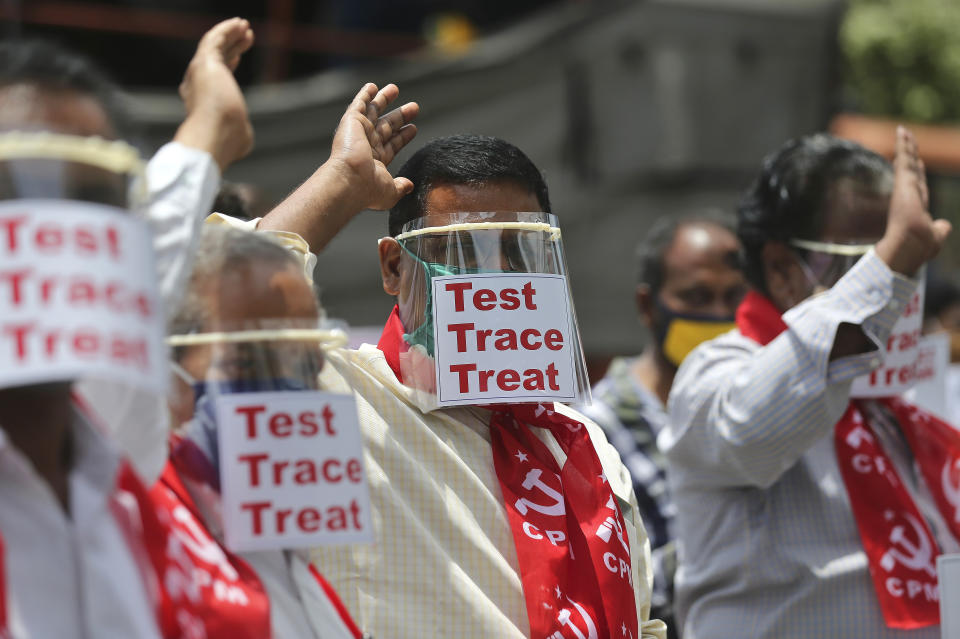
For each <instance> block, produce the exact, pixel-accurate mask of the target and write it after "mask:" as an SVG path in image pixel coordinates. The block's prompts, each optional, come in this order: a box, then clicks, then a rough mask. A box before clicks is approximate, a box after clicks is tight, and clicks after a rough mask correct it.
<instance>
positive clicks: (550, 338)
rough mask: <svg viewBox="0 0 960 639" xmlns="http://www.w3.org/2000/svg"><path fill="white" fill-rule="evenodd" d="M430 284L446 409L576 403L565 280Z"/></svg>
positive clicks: (483, 276) (538, 277)
mask: <svg viewBox="0 0 960 639" xmlns="http://www.w3.org/2000/svg"><path fill="white" fill-rule="evenodd" d="M431 283H432V286H433V291H432V293H433V314H434V317H433V322H434V324H433V325H434V327H435V331H436V335H435V359H436V379H437V403H438V404H439V405H440V406H457V405H462V404H497V403H505V402H538V401H557V402H569V401H573V400H574V399H576V375H575V369H574V366H575V358H574V355H575V341H574V335H573V330H574V329H573V322H572V319H571V313H570V306H569V304H570V301H569V298H568V294H567V291H568V288H567V280H566V278H565V277H564V276H562V275H545V274H534V273H479V274H472V275H447V276H442V277H434V278H433V279H432V282H431Z"/></svg>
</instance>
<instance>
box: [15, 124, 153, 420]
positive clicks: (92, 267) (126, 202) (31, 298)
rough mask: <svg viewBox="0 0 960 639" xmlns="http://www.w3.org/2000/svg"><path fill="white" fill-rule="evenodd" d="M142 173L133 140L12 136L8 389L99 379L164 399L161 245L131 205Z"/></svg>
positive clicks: (39, 135) (37, 134) (56, 135)
mask: <svg viewBox="0 0 960 639" xmlns="http://www.w3.org/2000/svg"><path fill="white" fill-rule="evenodd" d="M142 175H143V165H142V163H141V161H140V159H139V156H138V154H137V152H136V151H135V150H134V149H133V148H132V147H130V146H128V145H126V144H125V143H123V142H108V141H105V140H102V139H100V138H83V137H76V136H68V135H59V134H52V133H22V132H13V133H5V134H0V324H2V326H0V388H11V387H24V386H31V387H34V388H36V387H38V386H44V385H52V386H57V385H59V386H61V387H62V386H65V385H69V384H70V383H72V382H74V381H77V380H98V381H106V382H110V383H114V384H117V385H118V387H120V388H123V389H130V390H135V391H144V392H148V393H152V394H155V395H156V396H157V397H158V398H159V397H162V395H163V393H164V390H165V389H164V381H165V379H166V376H165V374H164V373H165V371H164V368H165V357H164V348H163V341H162V340H163V314H162V312H161V309H160V308H159V299H158V295H157V289H156V276H155V272H154V268H153V251H152V246H151V241H150V235H149V230H148V229H147V228H146V226H145V225H144V224H143V223H142V222H141V221H140V220H137V219H135V218H134V217H133V216H131V215H130V214H129V210H130V209H131V208H133V206H135V205H136V204H137V201H136V197H137V194H138V193H140V192H142V186H143V182H142ZM115 398H116V400H117V401H119V400H120V398H119V397H116V396H115Z"/></svg>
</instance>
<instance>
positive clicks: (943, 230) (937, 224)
mask: <svg viewBox="0 0 960 639" xmlns="http://www.w3.org/2000/svg"><path fill="white" fill-rule="evenodd" d="M931 228H932V229H933V237H934V238H935V239H936V241H937V246H938V247H939V246H943V243H944V242H945V241H946V239H947V236H948V235H950V231H951V230H953V225H952V224H950V222H948V221H947V220H934V221H933V224H932V225H931Z"/></svg>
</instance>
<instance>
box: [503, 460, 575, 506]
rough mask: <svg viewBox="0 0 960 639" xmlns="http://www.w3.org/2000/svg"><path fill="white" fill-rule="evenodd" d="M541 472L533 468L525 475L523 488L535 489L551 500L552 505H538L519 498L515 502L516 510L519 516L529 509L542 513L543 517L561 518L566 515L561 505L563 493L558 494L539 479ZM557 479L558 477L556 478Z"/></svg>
mask: <svg viewBox="0 0 960 639" xmlns="http://www.w3.org/2000/svg"><path fill="white" fill-rule="evenodd" d="M542 472H543V471H541V470H540V469H539V468H534V469H532V470H530V471H529V472H528V473H527V476H526V478H525V479H524V480H523V487H524V488H525V489H527V490H532V489H533V488H536V489H537V490H539V491H540V492H542V493H543V494H544V495H546V496H547V497H549V498H550V499H552V500H553V503H552V504H547V505H544V504H538V503H536V502H533V501H530V500H529V499H526V498H525V497H521V498H520V499H518V500H517V503H516V504H515V505H516V508H517V510H518V511H520V514H521V515H526V514H527V513H528V512H529V511H530V509H533V510H535V511H537V512H538V513H542V514H544V515H551V516H553V517H562V516H564V515H565V514H567V509H566V507H564V505H563V493H560V492H558V491H556V490H554V489H553V488H551V487H550V486H548V485H547V484H545V483H544V482H543V480H542V479H540V475H541V473H542ZM557 479H559V477H557Z"/></svg>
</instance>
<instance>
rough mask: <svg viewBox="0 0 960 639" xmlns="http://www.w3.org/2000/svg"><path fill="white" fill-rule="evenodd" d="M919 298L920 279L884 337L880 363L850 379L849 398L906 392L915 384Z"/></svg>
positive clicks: (920, 317)
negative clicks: (885, 339) (864, 373)
mask: <svg viewBox="0 0 960 639" xmlns="http://www.w3.org/2000/svg"><path fill="white" fill-rule="evenodd" d="M923 297H924V282H923V280H921V281H920V284H919V285H918V286H917V291H916V292H915V293H914V294H913V297H911V298H910V301H909V302H908V303H907V306H906V308H905V309H904V310H903V314H902V315H901V316H900V318H899V319H898V320H897V323H896V324H894V326H893V330H892V331H891V332H890V337H889V338H887V343H886V344H885V349H884V351H885V354H884V358H883V365H882V366H881V367H880V368H878V369H877V370H875V371H873V372H872V373H870V374H869V375H863V376H861V377H858V378H856V379H855V380H853V386H851V388H850V396H851V397H854V398H868V397H892V396H895V395H900V394H902V393H904V392H906V391H907V390H909V389H910V388H911V387H913V385H914V383H916V381H917V363H918V359H919V357H920V336H921V333H922V332H923Z"/></svg>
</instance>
